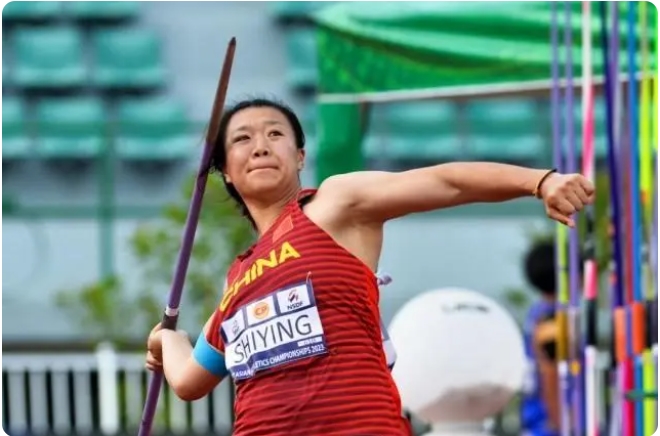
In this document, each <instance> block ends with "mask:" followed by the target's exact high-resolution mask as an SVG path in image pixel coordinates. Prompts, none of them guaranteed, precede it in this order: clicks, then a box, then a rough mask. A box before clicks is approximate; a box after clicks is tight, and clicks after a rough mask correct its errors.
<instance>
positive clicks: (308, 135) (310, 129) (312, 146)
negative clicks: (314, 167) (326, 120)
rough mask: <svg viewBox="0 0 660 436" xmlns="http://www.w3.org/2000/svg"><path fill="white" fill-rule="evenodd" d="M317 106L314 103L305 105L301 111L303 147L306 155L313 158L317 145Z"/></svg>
mask: <svg viewBox="0 0 660 436" xmlns="http://www.w3.org/2000/svg"><path fill="white" fill-rule="evenodd" d="M316 109H317V106H316V105H315V104H313V103H312V104H309V105H308V106H307V107H305V110H303V111H302V116H301V120H300V122H301V124H302V127H303V131H304V132H305V139H306V144H305V149H306V154H307V157H309V158H312V159H313V158H315V157H316V152H317V148H318V147H317V146H318V125H317V124H318V120H317V112H316Z"/></svg>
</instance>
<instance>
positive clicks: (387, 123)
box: [370, 101, 462, 163]
mask: <svg viewBox="0 0 660 436" xmlns="http://www.w3.org/2000/svg"><path fill="white" fill-rule="evenodd" d="M378 106H382V107H378ZM372 123H373V124H372V125H371V126H370V131H373V132H382V133H381V134H382V135H384V136H385V137H386V138H387V139H386V140H385V142H386V143H387V144H389V145H388V146H386V148H385V150H386V151H385V152H386V153H387V155H391V156H392V157H394V158H396V159H405V160H408V159H413V160H417V161H420V162H429V163H430V162H439V161H447V160H455V159H458V158H460V156H461V154H462V153H461V146H460V142H459V135H458V129H457V128H456V112H455V108H454V105H453V104H452V103H450V102H446V101H419V102H407V103H390V104H385V105H376V106H375V107H374V108H373V111H372ZM381 124H382V125H381Z"/></svg>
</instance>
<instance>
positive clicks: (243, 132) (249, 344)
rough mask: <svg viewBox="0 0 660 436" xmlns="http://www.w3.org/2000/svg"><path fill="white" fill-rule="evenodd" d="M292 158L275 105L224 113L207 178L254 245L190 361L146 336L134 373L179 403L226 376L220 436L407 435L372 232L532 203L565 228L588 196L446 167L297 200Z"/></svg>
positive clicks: (294, 134)
mask: <svg viewBox="0 0 660 436" xmlns="http://www.w3.org/2000/svg"><path fill="white" fill-rule="evenodd" d="M304 145H305V137H304V134H303V130H302V127H301V125H300V122H299V120H298V118H297V117H296V115H295V114H294V113H293V112H292V111H291V110H290V109H289V108H287V107H286V106H285V105H282V104H279V103H276V102H273V101H269V100H263V99H256V100H248V101H243V102H240V103H238V104H237V105H235V106H234V107H232V108H231V109H229V110H228V111H227V112H225V114H224V115H223V118H222V120H221V123H220V135H219V139H218V143H217V144H216V147H215V151H214V156H213V161H212V169H213V170H215V171H217V172H219V173H220V174H221V175H222V178H223V180H224V182H225V185H226V187H227V190H228V192H229V194H230V195H231V196H232V197H233V198H234V199H235V200H236V201H237V202H238V205H239V207H240V208H241V210H242V213H243V214H244V215H245V217H246V218H247V219H249V220H250V221H251V223H252V224H253V226H254V228H255V230H256V231H257V233H258V236H259V238H258V240H257V242H256V243H255V244H254V245H253V246H252V247H250V248H249V249H248V250H247V251H246V252H244V253H243V254H241V255H239V256H238V257H237V259H236V260H235V261H234V262H233V263H232V265H231V266H230V268H229V270H228V274H227V286H226V288H225V290H224V293H223V296H222V299H221V302H220V304H219V306H218V307H217V309H216V310H215V311H214V312H213V314H212V315H211V316H210V318H209V320H208V322H207V323H206V324H205V326H204V328H203V331H202V333H201V334H200V337H199V339H198V340H197V341H196V343H195V345H194V347H193V346H191V343H190V341H189V339H188V338H187V337H186V336H185V334H182V333H180V332H175V331H170V330H162V329H160V326H156V327H155V328H154V330H153V331H152V333H151V334H150V336H149V339H148V353H147V368H149V369H150V370H153V371H161V370H162V371H164V374H165V378H166V379H167V381H168V383H169V385H170V386H171V388H172V389H173V390H174V392H175V393H176V394H177V395H178V396H179V397H180V398H182V399H184V400H188V401H191V400H195V399H198V398H201V397H203V396H205V395H207V394H208V393H209V392H210V391H211V390H212V389H213V388H214V387H215V386H216V385H217V384H218V383H219V382H220V381H221V380H222V379H223V378H224V377H226V376H231V377H232V378H233V379H234V381H235V384H236V401H235V405H234V407H235V410H234V413H235V425H234V436H253V435H268V436H280V435H281V436H295V435H305V436H308V435H323V436H331V435H341V436H349V435H374V436H376V435H377V436H387V435H396V436H400V435H409V434H411V430H410V428H409V426H408V425H407V423H406V421H405V419H404V418H403V417H402V405H401V400H400V398H399V394H398V391H397V388H396V385H395V384H394V381H393V379H392V377H391V375H390V371H389V368H388V365H387V361H386V358H385V353H384V351H383V346H382V344H383V337H382V332H381V326H380V322H379V320H380V317H379V310H378V298H379V293H378V286H377V282H376V275H375V271H376V269H377V266H378V259H379V256H380V251H381V246H382V241H383V225H384V223H385V222H386V221H388V220H391V219H394V218H398V217H402V216H405V215H408V214H412V213H417V212H425V211H430V210H434V209H441V208H448V207H453V206H458V205H463V204H468V203H476V202H502V201H506V200H511V199H515V198H520V197H527V196H532V195H536V196H537V197H538V198H539V199H541V201H542V202H543V204H544V206H545V211H546V213H547V215H548V216H549V217H550V218H552V219H554V220H557V221H559V222H561V223H564V224H565V225H568V226H574V225H575V224H574V222H573V220H572V218H571V215H573V214H574V213H575V212H577V211H579V210H581V209H582V208H584V207H585V205H587V204H590V203H591V202H592V201H593V195H594V187H593V185H592V184H591V183H590V182H589V181H588V180H587V179H585V178H584V177H582V176H581V175H579V174H566V175H564V174H558V173H556V172H553V171H548V170H539V169H528V168H522V167H518V166H511V165H504V164H496V163H479V162H470V163H459V162H457V163H448V164H442V165H437V166H432V167H428V168H420V169H414V170H410V171H405V172H399V173H390V172H378V171H365V172H355V173H349V174H342V175H337V176H334V177H330V178H328V179H327V180H325V181H324V182H323V183H322V184H321V185H320V186H319V188H318V190H315V189H301V185H300V179H299V173H300V171H301V170H302V169H303V165H304V164H305V149H304ZM395 346H396V344H395ZM447 376H449V377H450V376H451V374H447Z"/></svg>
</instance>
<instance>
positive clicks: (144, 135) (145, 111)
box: [116, 96, 201, 161]
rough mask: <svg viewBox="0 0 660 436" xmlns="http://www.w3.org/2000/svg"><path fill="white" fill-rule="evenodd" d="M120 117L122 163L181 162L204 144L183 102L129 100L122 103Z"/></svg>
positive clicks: (164, 98)
mask: <svg viewBox="0 0 660 436" xmlns="http://www.w3.org/2000/svg"><path fill="white" fill-rule="evenodd" d="M117 116H118V131H117V132H116V146H117V155H118V156H119V157H120V158H122V159H125V160H132V161H164V160H172V159H181V158H186V157H188V156H189V155H190V152H191V151H192V149H193V147H195V146H196V145H198V144H200V140H201V139H200V136H199V134H195V133H194V132H193V131H192V129H191V128H192V124H191V122H190V120H189V118H188V116H187V114H186V110H185V107H184V106H183V104H182V103H181V102H180V101H177V100H172V99H170V98H168V97H160V96H159V97H149V98H127V99H124V100H122V101H120V103H119V106H118V113H117Z"/></svg>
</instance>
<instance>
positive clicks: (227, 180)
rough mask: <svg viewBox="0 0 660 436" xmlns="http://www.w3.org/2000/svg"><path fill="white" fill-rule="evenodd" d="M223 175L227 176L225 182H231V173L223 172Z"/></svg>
mask: <svg viewBox="0 0 660 436" xmlns="http://www.w3.org/2000/svg"><path fill="white" fill-rule="evenodd" d="M222 177H224V178H225V182H226V183H231V177H229V174H227V173H223V174H222Z"/></svg>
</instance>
